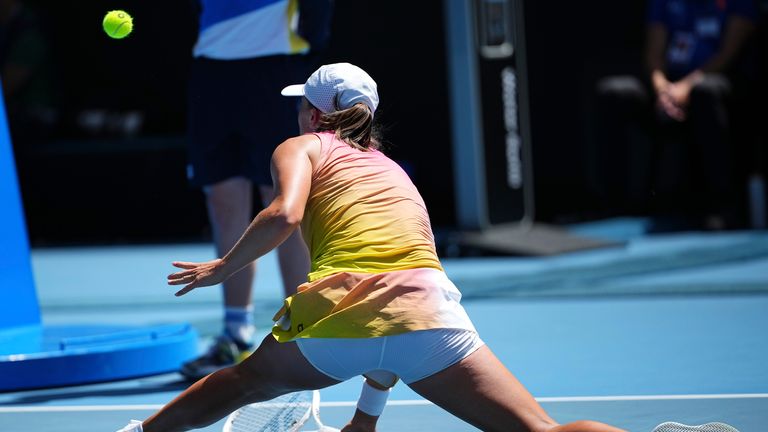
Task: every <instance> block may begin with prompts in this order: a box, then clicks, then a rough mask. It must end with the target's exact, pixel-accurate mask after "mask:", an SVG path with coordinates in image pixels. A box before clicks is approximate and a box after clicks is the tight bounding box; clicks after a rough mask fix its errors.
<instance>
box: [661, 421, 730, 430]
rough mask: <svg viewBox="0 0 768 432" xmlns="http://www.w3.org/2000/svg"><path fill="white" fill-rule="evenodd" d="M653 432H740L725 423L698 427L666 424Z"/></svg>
mask: <svg viewBox="0 0 768 432" xmlns="http://www.w3.org/2000/svg"><path fill="white" fill-rule="evenodd" d="M653 432H739V431H738V430H736V428H735V427H733V426H730V425H727V424H725V423H706V424H703V425H698V426H689V425H684V424H681V423H675V422H666V423H662V424H660V425H658V426H656V427H655V428H653Z"/></svg>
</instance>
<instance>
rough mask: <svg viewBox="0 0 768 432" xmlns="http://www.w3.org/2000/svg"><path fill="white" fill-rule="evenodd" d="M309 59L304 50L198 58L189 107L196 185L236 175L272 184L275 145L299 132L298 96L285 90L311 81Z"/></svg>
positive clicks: (191, 161) (191, 163)
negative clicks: (234, 57)
mask: <svg viewBox="0 0 768 432" xmlns="http://www.w3.org/2000/svg"><path fill="white" fill-rule="evenodd" d="M307 64H308V63H307V60H306V58H305V57H304V56H302V55H278V56H269V57H259V58H253V59H243V60H212V59H207V58H196V59H194V61H193V62H192V68H191V73H190V78H189V95H188V104H189V107H188V111H187V112H188V119H187V120H188V122H187V124H188V126H187V128H188V135H189V146H188V149H189V152H188V158H189V159H188V161H189V165H188V168H187V174H188V177H189V181H190V182H191V184H192V185H194V186H207V185H211V184H214V183H218V182H221V181H224V180H227V179H230V178H233V177H245V178H248V179H250V180H251V181H253V182H254V184H257V185H271V184H272V177H271V175H270V167H269V163H270V159H271V157H272V152H273V150H274V149H275V147H276V146H277V145H278V144H280V143H281V142H283V141H285V140H286V139H287V138H290V137H292V136H296V135H298V134H299V127H298V121H297V113H298V111H297V109H298V101H297V99H296V98H289V97H284V96H281V95H280V91H281V90H282V89H283V87H285V86H287V85H291V84H297V83H303V82H304V81H306V80H307V76H308V71H307V70H306V69H308V67H307Z"/></svg>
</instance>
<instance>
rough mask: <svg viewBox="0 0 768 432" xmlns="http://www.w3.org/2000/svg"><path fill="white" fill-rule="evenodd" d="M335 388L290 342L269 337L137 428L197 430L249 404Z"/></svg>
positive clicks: (147, 431) (146, 430) (166, 431)
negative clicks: (245, 355) (301, 392)
mask: <svg viewBox="0 0 768 432" xmlns="http://www.w3.org/2000/svg"><path fill="white" fill-rule="evenodd" d="M338 383H339V381H338V380H336V379H334V378H331V377H329V376H328V375H325V374H323V373H322V372H320V371H318V370H317V369H315V367H314V366H312V364H311V363H309V362H308V361H307V360H306V358H305V357H304V356H303V355H302V353H301V351H300V350H299V349H298V347H297V346H296V343H295V342H287V343H278V342H277V341H276V340H275V339H274V338H273V337H272V335H268V336H267V337H266V338H265V339H264V340H263V341H262V343H261V345H260V346H259V347H258V348H257V349H256V351H254V353H253V354H252V355H251V356H250V357H248V358H247V359H246V360H245V361H243V362H242V363H240V364H238V365H235V366H231V367H227V368H224V369H221V370H219V371H217V372H214V373H213V374H211V375H208V376H207V377H205V378H203V379H201V380H200V381H198V382H196V383H195V384H193V385H192V386H191V387H189V388H188V389H187V390H185V391H184V392H183V393H182V394H181V395H179V396H178V397H177V398H175V399H174V400H173V401H171V402H170V403H169V404H167V405H165V406H164V407H163V408H162V409H161V410H160V411H158V412H157V413H156V414H154V415H152V416H151V417H149V418H148V419H147V420H145V421H144V423H143V425H142V426H143V429H144V432H156V431H162V432H174V431H185V430H189V429H196V428H202V427H205V426H207V425H210V424H213V423H215V422H216V421H218V420H219V419H221V418H223V417H225V416H227V415H228V414H229V413H231V412H232V411H234V410H236V409H237V408H239V407H241V406H244V405H247V404H249V403H253V402H261V401H265V400H270V399H274V398H275V397H277V396H280V395H283V394H286V393H290V392H294V391H299V390H308V389H319V388H324V387H328V386H330V385H334V384H338Z"/></svg>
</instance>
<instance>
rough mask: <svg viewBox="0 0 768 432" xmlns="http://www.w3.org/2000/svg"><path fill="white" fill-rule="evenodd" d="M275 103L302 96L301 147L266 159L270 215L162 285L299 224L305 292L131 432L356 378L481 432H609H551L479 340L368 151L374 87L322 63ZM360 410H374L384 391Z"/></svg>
mask: <svg viewBox="0 0 768 432" xmlns="http://www.w3.org/2000/svg"><path fill="white" fill-rule="evenodd" d="M283 95H286V96H301V97H302V99H301V108H300V112H299V116H298V120H299V127H300V130H301V132H302V135H301V136H299V137H295V138H291V139H289V140H287V141H285V142H284V143H282V144H281V145H280V146H278V147H277V149H276V150H275V151H274V154H273V156H272V177H273V181H274V186H275V197H274V199H273V200H272V202H271V204H270V205H269V206H268V207H266V208H265V209H264V210H263V211H261V212H260V213H259V214H258V215H257V216H256V217H255V218H254V220H253V221H252V223H251V224H250V226H249V227H248V229H247V230H246V231H245V233H244V234H243V235H242V237H241V238H240V240H239V241H238V242H237V244H236V245H235V246H234V247H233V248H232V249H231V250H230V251H229V252H228V253H227V254H226V255H225V256H224V257H222V258H220V259H216V260H213V261H208V262H202V263H192V262H174V263H173V265H174V266H176V267H179V268H181V269H183V270H182V271H179V272H177V273H174V274H171V275H170V276H169V277H168V283H169V284H170V285H183V287H182V288H181V289H180V290H179V291H178V292H177V293H176V295H177V296H180V295H184V294H187V293H189V292H190V291H192V290H194V289H196V288H200V287H204V286H211V285H216V284H219V283H221V282H223V281H224V280H226V279H227V278H228V277H230V276H232V275H233V274H235V273H237V271H239V270H240V269H242V268H244V267H246V266H247V265H248V264H249V263H250V262H252V261H253V260H255V259H257V258H259V257H261V256H262V255H264V254H266V253H267V252H269V251H271V250H272V249H274V248H276V247H277V246H278V245H280V244H281V243H282V242H283V241H284V240H285V239H286V238H288V236H290V235H291V233H292V232H293V231H294V230H296V229H297V228H298V227H299V226H301V228H302V233H303V236H304V240H305V241H306V243H307V245H308V246H309V250H310V256H311V259H312V268H311V272H310V274H309V278H308V280H309V282H308V283H306V284H303V285H301V286H299V287H298V293H297V294H295V295H293V296H291V297H289V298H287V299H286V300H285V303H284V306H283V308H282V309H281V310H280V311H279V312H278V313H277V315H276V316H275V321H276V324H275V327H274V328H273V331H272V335H269V336H267V337H266V338H265V339H264V340H263V341H262V343H261V345H260V346H259V348H258V349H257V350H256V351H255V352H254V353H253V354H252V355H251V356H250V357H249V358H248V359H246V360H245V361H243V362H242V363H240V364H238V365H236V366H232V367H229V368H225V369H222V370H220V371H218V372H215V373H213V374H211V375H208V376H207V377H205V378H203V379H201V380H200V381H198V382H196V383H195V384H193V385H192V386H191V387H190V388H189V389H187V390H186V391H184V392H183V393H182V394H181V395H180V396H178V397H177V398H176V399H174V400H173V401H172V402H170V403H169V404H168V405H166V406H165V407H163V408H162V409H161V410H160V411H158V412H157V413H156V414H154V415H152V416H151V417H149V418H148V419H147V420H145V421H144V422H143V423H141V422H136V423H135V425H134V426H132V427H133V429H132V430H137V431H140V430H141V429H142V427H143V430H144V432H156V431H162V432H173V431H185V430H189V429H194V428H200V427H204V426H206V425H209V424H212V423H214V422H216V421H217V420H219V419H221V418H223V417H225V416H226V415H228V414H229V413H230V412H232V411H234V410H235V409H237V408H238V407H240V406H243V405H246V404H249V403H252V402H258V401H265V400H269V399H272V398H275V397H277V396H279V395H281V394H285V393H288V392H293V391H298V390H306V389H319V388H323V387H327V386H330V385H333V384H337V383H339V382H341V381H344V380H347V379H350V378H352V377H355V376H359V375H367V376H368V378H369V379H370V380H371V381H375V382H376V383H377V385H376V387H378V388H381V389H386V388H387V387H390V386H392V385H394V382H395V377H399V378H400V379H401V380H402V381H403V382H405V383H406V384H407V385H409V386H410V387H411V388H412V389H413V390H415V391H416V392H418V393H419V394H421V395H422V396H424V397H425V398H427V399H429V400H430V401H432V402H434V403H436V404H437V405H439V406H441V407H443V408H444V409H446V410H447V411H449V412H451V413H452V414H454V415H456V416H458V417H459V418H461V419H463V420H465V421H467V422H469V423H471V424H472V425H474V426H476V427H478V428H480V429H482V430H486V431H491V430H493V431H512V430H515V431H517V430H520V431H551V432H575V431H580V432H603V431H604V432H609V431H619V429H617V428H614V427H612V426H608V425H605V424H602V423H597V422H592V421H580V422H575V423H569V424H566V425H559V424H558V423H557V422H555V421H554V420H553V419H552V418H551V417H549V416H548V415H547V413H546V412H545V411H544V410H543V409H542V407H541V406H540V405H539V404H538V403H537V402H536V400H535V399H534V398H533V397H532V396H531V394H530V393H529V392H528V391H527V390H526V389H525V388H524V387H523V385H522V384H521V383H520V382H518V381H517V379H516V378H515V377H514V376H513V375H512V374H511V373H510V372H509V371H508V370H507V369H506V368H505V367H504V365H503V364H502V363H501V362H500V361H499V360H498V359H497V358H496V357H495V356H494V354H493V353H492V352H491V350H490V349H489V348H488V347H487V346H485V344H484V343H483V341H482V340H481V339H480V337H479V336H478V334H477V331H476V330H475V328H474V326H473V325H472V322H471V321H470V319H469V317H468V316H467V314H466V312H465V311H464V309H463V307H462V306H461V304H460V303H459V300H460V298H461V294H460V293H459V291H458V289H457V288H456V287H455V286H454V284H453V283H451V281H450V280H449V279H448V278H447V277H446V275H445V273H444V272H443V268H442V267H441V265H440V261H439V259H438V257H437V253H436V251H435V243H434V237H433V234H432V230H431V226H430V221H429V216H428V214H427V209H426V207H425V204H424V201H423V199H422V197H421V196H420V195H419V192H418V191H417V190H416V187H415V186H414V185H413V183H412V182H411V181H410V180H409V178H408V176H407V175H406V174H405V172H404V171H403V170H402V169H401V168H400V167H399V166H398V165H397V164H396V163H395V162H393V161H392V160H391V159H389V158H387V157H386V156H385V155H384V154H383V153H381V152H380V151H379V149H378V142H379V141H378V140H377V139H375V138H374V136H373V128H372V126H373V120H374V113H375V111H376V107H377V105H378V102H379V96H378V93H377V88H376V83H375V82H374V81H373V79H371V77H370V76H369V75H368V74H367V73H366V72H364V71H363V70H362V69H360V68H358V67H356V66H353V65H351V64H348V63H339V64H332V65H325V66H322V67H321V68H320V69H318V70H317V71H315V72H314V73H313V74H312V75H311V76H310V77H309V79H308V80H307V82H306V83H305V84H299V85H294V86H289V87H286V88H285V89H284V90H283ZM420 102H422V103H424V104H425V106H428V104H429V101H420ZM424 144H425V143H412V145H424ZM426 144H428V145H430V146H433V147H434V146H435V143H426ZM363 393H365V390H364V391H363ZM363 399H368V400H369V401H372V403H373V404H374V405H376V404H378V405H380V406H383V405H384V402H385V401H386V392H385V391H382V392H380V393H379V394H374V395H373V396H371V395H367V396H366V395H365V394H364V395H363ZM358 407H360V405H358ZM369 411H370V410H369ZM378 414H380V412H375V411H374V412H373V414H371V413H370V412H369V413H366V412H365V411H361V410H360V409H358V411H357V412H356V413H355V417H354V418H353V420H352V422H351V423H350V424H349V425H347V426H346V427H345V428H344V431H347V432H351V431H365V430H369V431H372V430H374V429H375V423H376V420H377V419H378ZM129 427H131V426H129ZM126 430H131V429H126Z"/></svg>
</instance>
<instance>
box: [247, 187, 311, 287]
mask: <svg viewBox="0 0 768 432" xmlns="http://www.w3.org/2000/svg"><path fill="white" fill-rule="evenodd" d="M259 192H260V194H261V199H262V201H263V204H264V206H265V207H266V206H267V205H269V203H270V202H271V201H272V198H273V196H274V195H273V193H274V191H273V189H272V187H271V186H265V185H261V186H259ZM277 259H278V262H279V264H280V274H281V275H282V277H283V291H284V292H285V296H286V297H288V296H291V295H293V294H295V293H296V288H297V287H298V286H299V285H301V284H303V283H305V282H306V281H307V274H308V273H309V250H308V249H307V245H306V243H304V239H303V238H302V237H301V230H300V229H297V230H295V231H293V233H291V235H290V236H289V237H288V238H287V239H286V240H285V241H284V242H283V243H282V244H281V245H280V246H279V247H278V248H277Z"/></svg>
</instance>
